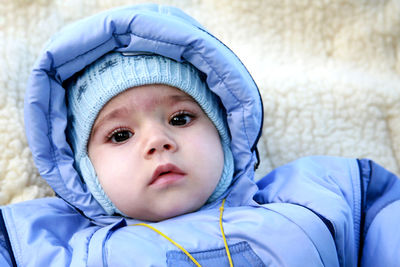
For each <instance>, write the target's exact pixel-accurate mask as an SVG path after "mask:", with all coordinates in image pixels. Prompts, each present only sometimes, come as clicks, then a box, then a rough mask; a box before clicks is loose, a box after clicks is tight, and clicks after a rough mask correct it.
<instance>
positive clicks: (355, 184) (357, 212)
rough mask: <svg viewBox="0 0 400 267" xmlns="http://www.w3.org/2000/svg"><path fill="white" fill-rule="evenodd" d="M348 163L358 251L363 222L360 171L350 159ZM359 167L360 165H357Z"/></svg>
mask: <svg viewBox="0 0 400 267" xmlns="http://www.w3.org/2000/svg"><path fill="white" fill-rule="evenodd" d="M347 164H348V165H349V167H350V171H351V179H350V181H351V185H352V189H353V196H354V198H355V199H354V200H353V209H354V217H353V220H354V239H355V244H356V251H357V252H358V250H359V246H360V231H361V230H360V223H361V184H360V173H359V172H358V168H357V170H355V169H354V165H352V164H350V162H349V161H348V162H347ZM357 167H358V165H357Z"/></svg>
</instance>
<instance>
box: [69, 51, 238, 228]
mask: <svg viewBox="0 0 400 267" xmlns="http://www.w3.org/2000/svg"><path fill="white" fill-rule="evenodd" d="M67 93H68V100H69V101H68V103H69V106H68V111H69V112H68V114H69V121H70V123H71V127H70V131H69V133H70V134H69V140H70V141H71V143H72V146H73V148H74V152H75V162H76V165H77V169H78V170H79V171H80V174H81V177H82V178H83V180H84V181H85V183H86V185H87V186H88V187H89V190H90V191H91V192H92V194H93V196H94V197H95V198H96V200H97V201H98V202H99V203H100V204H101V205H102V207H103V208H104V210H106V211H107V213H108V214H110V215H112V214H114V213H117V214H121V215H124V216H126V217H131V218H135V219H140V220H146V221H160V220H164V219H167V218H170V217H174V216H177V215H181V214H185V213H188V212H193V211H196V210H198V209H199V208H200V207H202V206H203V205H204V204H205V203H206V202H213V201H215V200H216V199H218V198H219V197H220V196H221V195H223V193H224V192H225V191H226V189H227V188H228V186H229V185H230V183H231V181H232V175H233V158H232V152H231V150H230V137H229V134H228V131H227V126H226V122H225V112H224V111H223V107H222V106H221V105H220V104H219V101H218V99H217V97H216V96H215V95H214V94H213V93H212V92H211V91H210V90H209V89H208V88H207V85H206V84H205V83H204V81H202V79H201V78H200V75H199V73H198V71H197V70H196V69H195V68H194V67H192V66H191V65H190V64H187V63H178V62H176V61H173V60H171V59H168V58H165V57H162V56H156V55H135V56H124V55H122V54H121V53H111V54H109V55H106V56H105V57H102V58H101V59H99V60H98V61H96V62H95V63H93V64H92V65H91V66H90V67H89V68H88V69H87V70H86V71H85V73H84V74H82V75H81V76H79V78H78V80H77V82H76V83H74V84H73V85H72V86H71V88H70V89H69V90H68V91H67Z"/></svg>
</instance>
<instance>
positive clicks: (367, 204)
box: [359, 160, 400, 266]
mask: <svg viewBox="0 0 400 267" xmlns="http://www.w3.org/2000/svg"><path fill="white" fill-rule="evenodd" d="M359 166H360V174H361V181H362V184H363V216H362V218H363V222H362V228H363V231H362V233H361V234H362V238H361V248H362V250H361V251H360V254H361V258H360V262H361V266H400V258H399V252H400V231H399V230H398V227H399V225H400V179H399V178H398V177H396V176H395V175H394V174H392V173H390V172H388V171H387V170H385V169H384V168H382V167H381V166H379V165H378V164H376V163H374V162H373V161H370V160H360V161H359Z"/></svg>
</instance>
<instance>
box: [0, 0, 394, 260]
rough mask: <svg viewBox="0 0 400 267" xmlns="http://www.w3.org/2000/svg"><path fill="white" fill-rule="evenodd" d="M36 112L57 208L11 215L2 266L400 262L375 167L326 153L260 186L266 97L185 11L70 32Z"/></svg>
mask: <svg viewBox="0 0 400 267" xmlns="http://www.w3.org/2000/svg"><path fill="white" fill-rule="evenodd" d="M266 104H268V103H266ZM24 112H25V113H24V114H25V126H26V132H27V139H28V142H29V146H30V149H31V151H32V155H33V158H34V160H35V164H36V166H37V167H38V170H39V172H40V174H41V175H42V176H43V178H44V179H46V181H47V182H48V183H49V185H50V186H51V187H52V188H53V189H54V191H55V193H56V197H52V198H44V199H37V200H32V201H27V202H22V203H17V204H13V205H8V206H4V207H1V213H0V266H12V265H13V266H17V265H18V266H96V267H97V266H193V265H196V266H357V265H362V266H395V265H396V264H397V265H398V264H399V261H398V251H400V242H399V240H400V232H399V231H397V225H398V224H399V223H400V212H399V211H400V180H399V179H398V178H397V177H396V176H395V175H393V174H391V173H389V172H388V171H386V170H385V169H384V168H382V167H380V166H378V165H377V164H375V163H374V162H372V161H370V160H366V159H363V160H356V159H345V158H337V157H322V156H316V157H307V158H303V159H299V160H297V161H295V162H292V163H289V164H287V165H285V166H282V167H280V168H277V169H276V170H274V171H272V172H271V173H269V174H267V175H266V176H265V177H264V178H262V179H261V180H260V181H258V182H257V183H256V182H255V181H254V168H255V167H256V166H257V164H258V156H257V155H258V153H257V142H258V139H259V138H260V136H261V129H262V120H263V109H262V101H261V97H260V94H259V92H258V89H257V86H256V84H255V83H254V81H253V79H252V78H251V76H250V74H249V73H248V71H247V70H246V68H245V67H244V66H243V64H242V63H241V62H240V60H239V59H238V58H237V56H236V55H235V54H234V53H233V52H232V51H231V50H229V49H228V48H227V47H226V46H225V45H224V44H222V43H221V42H220V41H218V40H217V39H216V38H215V37H214V36H213V35H211V34H210V33H208V32H207V30H205V29H204V28H203V27H202V26H201V25H200V24H199V23H198V22H196V21H195V20H193V19H192V18H190V17H189V16H187V15H186V14H184V13H183V12H181V11H180V10H178V9H175V8H172V7H164V6H158V5H140V6H133V7H123V8H119V9H115V10H110V11H107V12H104V13H101V14H98V15H95V16H93V17H90V18H87V19H84V20H82V21H79V22H77V23H75V24H73V25H70V26H68V27H66V28H65V29H64V30H62V31H61V32H60V33H58V34H57V35H56V36H55V37H54V38H53V39H52V40H51V41H50V42H49V43H48V44H47V46H46V47H45V49H44V52H43V54H42V56H40V57H39V59H38V61H37V63H36V65H35V67H34V70H33V71H32V75H31V77H30V80H29V83H28V88H27V93H26V98H25V110H24Z"/></svg>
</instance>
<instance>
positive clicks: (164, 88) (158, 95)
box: [99, 84, 199, 118]
mask: <svg viewBox="0 0 400 267" xmlns="http://www.w3.org/2000/svg"><path fill="white" fill-rule="evenodd" d="M179 103H187V104H189V105H196V106H199V105H198V103H197V102H196V101H195V100H194V99H193V98H192V97H191V96H190V95H188V94H187V93H185V92H183V91H182V90H180V89H178V88H176V87H172V86H169V85H164V84H149V85H142V86H137V87H133V88H129V89H127V90H126V91H124V92H122V93H120V94H118V95H117V96H115V97H114V98H112V99H111V100H110V101H109V102H108V103H107V104H106V105H105V106H104V108H103V109H102V110H101V111H100V114H99V118H101V117H103V115H107V113H109V111H112V110H121V109H125V111H127V110H128V109H129V110H130V111H151V110H153V109H154V108H156V107H157V106H161V105H163V106H175V105H177V104H179Z"/></svg>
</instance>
